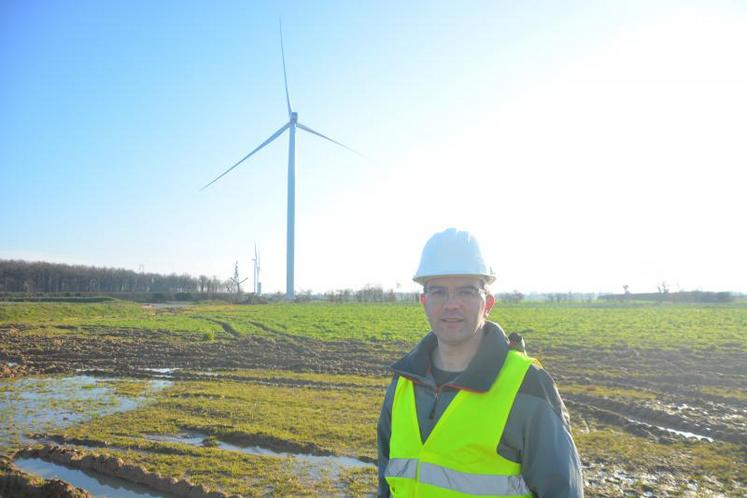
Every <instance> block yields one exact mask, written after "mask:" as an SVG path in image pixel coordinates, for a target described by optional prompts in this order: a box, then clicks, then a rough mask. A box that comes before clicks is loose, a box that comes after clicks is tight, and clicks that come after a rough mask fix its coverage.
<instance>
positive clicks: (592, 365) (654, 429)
mask: <svg viewBox="0 0 747 498" xmlns="http://www.w3.org/2000/svg"><path fill="white" fill-rule="evenodd" d="M222 325H223V328H224V329H225V330H226V332H228V337H229V338H228V339H226V340H222V341H212V342H188V341H173V340H166V339H165V337H166V336H165V335H164V334H159V333H157V331H150V330H132V329H122V330H111V329H103V328H88V329H85V330H80V329H77V330H75V331H71V332H72V333H70V334H60V335H44V334H27V333H24V332H25V328H24V326H22V325H16V326H4V327H0V377H3V376H5V377H8V376H19V375H27V374H38V373H73V372H75V371H80V370H84V371H87V372H93V373H96V372H101V373H104V372H105V373H107V374H108V375H112V374H114V375H126V376H141V377H142V376H153V375H159V374H157V373H156V372H152V371H149V370H145V369H156V368H176V369H179V370H177V371H176V372H174V373H173V374H170V375H172V377H173V378H174V379H179V378H180V377H182V378H189V379H195V378H201V377H204V378H205V379H211V378H214V377H211V376H210V375H209V373H210V372H209V371H211V370H234V369H251V368H263V369H280V370H292V371H310V372H320V373H335V374H341V373H345V374H358V375H376V376H380V375H387V371H386V365H388V364H390V363H392V362H393V361H395V360H396V359H397V358H398V357H400V356H401V355H402V354H403V353H404V352H406V351H407V350H408V349H409V348H410V345H408V344H402V343H393V342H356V341H344V342H323V341H318V340H314V339H309V338H298V337H294V336H290V335H287V334H283V333H278V332H273V331H271V330H267V331H266V332H267V335H266V336H257V335H242V334H238V333H236V332H235V331H233V330H232V329H231V328H230V326H228V325H227V324H222ZM528 348H529V352H530V354H534V355H537V356H539V357H540V358H541V359H542V362H543V364H544V366H545V367H546V368H547V369H548V370H549V371H550V373H551V374H552V375H553V376H554V377H555V379H556V380H557V381H558V384H559V385H560V389H561V394H562V395H563V398H564V399H565V401H566V404H567V406H568V408H569V411H570V412H571V415H572V422H573V424H574V427H575V428H576V430H582V431H583V430H588V429H589V427H592V428H593V427H613V428H617V429H622V430H624V431H625V432H628V433H630V434H634V435H637V436H643V437H646V438H648V439H650V440H651V441H655V442H657V443H662V444H671V443H674V442H677V441H683V440H685V437H684V436H683V435H682V434H679V433H677V432H674V431H680V432H682V433H691V434H692V435H697V436H701V437H703V438H709V439H710V440H713V441H721V442H728V443H735V444H737V445H739V446H740V447H741V448H742V453H743V454H744V456H745V458H744V460H745V461H747V354H745V353H743V352H716V351H710V352H695V351H690V350H688V349H681V350H676V351H660V350H651V349H649V350H646V349H629V348H625V349H620V350H617V351H597V350H592V349H582V348H574V349H560V348H557V349H553V350H548V349H545V350H542V351H539V352H538V351H533V348H532V344H531V343H530V344H529V345H528ZM182 370H184V371H189V372H191V373H184V372H181V371H182ZM200 372H205V373H204V374H201V373H200ZM228 374H229V375H230V373H228ZM286 381H287V379H286ZM564 385H574V386H576V389H575V390H571V391H572V392H563V386H564ZM578 386H595V387H599V388H600V389H598V390H597V391H594V392H584V391H583V390H579V389H578ZM621 392H623V393H624V392H629V393H646V395H645V396H636V395H632V396H627V397H626V396H621V395H620V394H619V393H621ZM690 441H691V442H692V441H694V439H690ZM702 441H705V440H702ZM703 444H707V443H706V442H703ZM582 456H583V455H582ZM583 463H584V467H585V470H586V475H585V477H586V480H587V484H588V485H589V487H590V488H589V489H591V490H593V492H592V493H591V494H589V492H588V491H587V494H588V495H589V496H626V494H625V492H624V491H622V490H623V489H624V488H625V487H626V486H627V485H629V484H630V483H631V482H635V489H638V490H643V494H644V495H646V496H669V495H673V496H674V495H678V496H688V495H689V496H719V494H718V493H710V492H705V490H703V489H700V488H698V485H696V484H689V483H687V486H691V488H692V489H693V491H692V493H689V494H688V492H687V491H684V492H683V491H682V489H688V488H687V486H685V488H683V484H682V476H677V475H676V474H672V473H670V472H668V468H667V465H666V462H664V463H663V464H662V465H661V466H660V467H659V469H658V471H657V472H656V475H650V473H646V472H643V471H642V472H640V473H636V472H635V471H633V472H631V471H630V468H629V466H628V468H627V470H626V469H623V468H610V466H609V465H608V464H605V463H604V462H601V461H595V460H594V459H589V458H585V459H584V462H583ZM607 463H608V462H607ZM740 476H744V469H740V470H739V471H738V469H735V470H734V481H735V482H733V483H732V485H731V488H730V489H732V490H733V489H738V490H744V491H740V493H739V494H740V495H743V496H747V495H746V494H744V493H747V484H745V483H744V482H742V481H740V479H741V477H740ZM717 488H718V487H717V486H716V489H717ZM646 490H648V491H646ZM668 490H669V491H668ZM670 491H671V493H670ZM709 493H710V494H709ZM634 495H635V494H633V495H631V496H634ZM722 496H725V495H722Z"/></svg>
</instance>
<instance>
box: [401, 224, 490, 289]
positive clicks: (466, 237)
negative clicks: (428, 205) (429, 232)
mask: <svg viewBox="0 0 747 498" xmlns="http://www.w3.org/2000/svg"><path fill="white" fill-rule="evenodd" d="M447 276H469V277H473V276H474V277H480V278H482V279H483V280H484V281H485V283H486V284H491V283H493V281H494V280H495V274H494V273H493V269H492V268H490V267H489V266H488V265H487V264H485V260H484V259H483V257H482V253H481V252H480V245H479V244H478V243H477V239H475V237H474V236H473V235H472V234H471V233H469V232H466V231H460V230H457V229H456V228H447V229H446V230H444V231H443V232H438V233H437V234H435V235H433V236H432V237H431V238H430V239H428V242H426V244H425V247H424V248H423V255H422V256H421V257H420V266H419V267H418V271H417V272H415V276H414V277H413V278H412V279H413V280H414V281H416V282H417V283H419V284H425V281H426V280H427V279H429V278H432V277H447Z"/></svg>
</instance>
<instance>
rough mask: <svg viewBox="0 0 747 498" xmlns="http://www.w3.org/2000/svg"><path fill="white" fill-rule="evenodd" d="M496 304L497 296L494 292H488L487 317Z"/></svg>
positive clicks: (486, 299)
mask: <svg viewBox="0 0 747 498" xmlns="http://www.w3.org/2000/svg"><path fill="white" fill-rule="evenodd" d="M494 305H495V296H494V295H493V294H488V295H487V296H485V318H487V317H488V315H489V314H490V310H492V309H493V306H494Z"/></svg>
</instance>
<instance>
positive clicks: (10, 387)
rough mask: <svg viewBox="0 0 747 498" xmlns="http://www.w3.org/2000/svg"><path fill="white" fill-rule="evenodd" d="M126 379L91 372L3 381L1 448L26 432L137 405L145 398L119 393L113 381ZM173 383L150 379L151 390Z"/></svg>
mask: <svg viewBox="0 0 747 498" xmlns="http://www.w3.org/2000/svg"><path fill="white" fill-rule="evenodd" d="M122 380H125V379H104V378H96V377H91V376H88V375H75V376H71V377H23V378H21V379H3V380H0V449H2V448H7V447H9V446H14V443H20V442H22V441H23V440H24V437H23V435H24V433H28V432H47V431H50V430H52V429H57V428H63V427H67V426H70V425H73V424H76V423H79V422H82V421H85V420H88V419H91V418H93V417H95V416H101V415H109V414H112V413H117V412H123V411H128V410H132V409H134V408H137V406H138V405H139V404H140V403H141V402H142V401H143V399H142V398H131V397H127V396H121V395H117V394H115V392H114V389H113V387H112V384H114V383H116V382H120V381H122ZM170 384H171V382H170V381H167V380H153V381H149V384H148V387H149V389H150V390H160V389H163V388H165V387H167V386H168V385H170Z"/></svg>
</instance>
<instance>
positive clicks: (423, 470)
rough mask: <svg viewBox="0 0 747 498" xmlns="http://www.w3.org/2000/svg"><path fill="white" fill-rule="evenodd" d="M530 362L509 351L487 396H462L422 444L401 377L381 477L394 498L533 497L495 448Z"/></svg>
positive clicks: (517, 468) (409, 388)
mask: <svg viewBox="0 0 747 498" xmlns="http://www.w3.org/2000/svg"><path fill="white" fill-rule="evenodd" d="M531 363H532V360H531V358H529V357H527V356H526V355H523V354H521V353H518V352H516V351H510V352H509V353H508V355H507V356H506V360H505V362H504V365H503V368H501V371H500V373H499V374H498V378H497V379H496V381H495V382H494V383H493V385H492V386H491V388H490V389H489V390H488V391H487V392H485V393H472V392H468V391H460V392H458V393H457V394H456V395H455V396H454V399H453V400H452V401H451V403H449V406H448V407H447V408H446V410H445V411H444V413H443V414H442V415H441V418H440V419H439V421H438V423H437V424H436V426H435V427H434V428H433V430H432V431H431V434H430V435H429V436H428V439H427V440H426V441H425V443H423V442H422V441H421V440H420V427H419V425H418V420H417V411H416V408H415V391H414V386H413V383H412V381H410V380H409V379H407V378H404V377H399V378H398V380H397V386H396V389H395V395H394V403H393V406H392V435H391V438H390V440H389V457H390V459H389V464H388V465H387V468H386V469H385V475H384V476H385V478H386V480H387V483H388V484H389V488H390V490H391V492H392V495H393V496H395V497H400V496H403V497H410V496H418V497H423V498H426V497H449V498H451V497H454V498H456V497H467V496H492V497H504V496H505V497H517V496H527V497H531V496H532V493H531V491H530V490H529V488H528V487H527V485H526V483H525V482H524V479H523V477H522V476H521V465H520V464H518V463H516V462H512V461H510V460H506V459H505V458H503V457H502V456H500V455H499V454H498V453H497V451H496V449H497V447H498V443H499V442H500V439H501V436H502V435H503V429H504V427H505V425H506V420H507V419H508V414H509V413H510V411H511V407H512V406H513V403H514V399H515V398H516V394H517V393H518V391H519V388H520V387H521V383H522V382H523V380H524V375H525V374H526V372H527V370H528V369H529V366H530V365H531Z"/></svg>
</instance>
